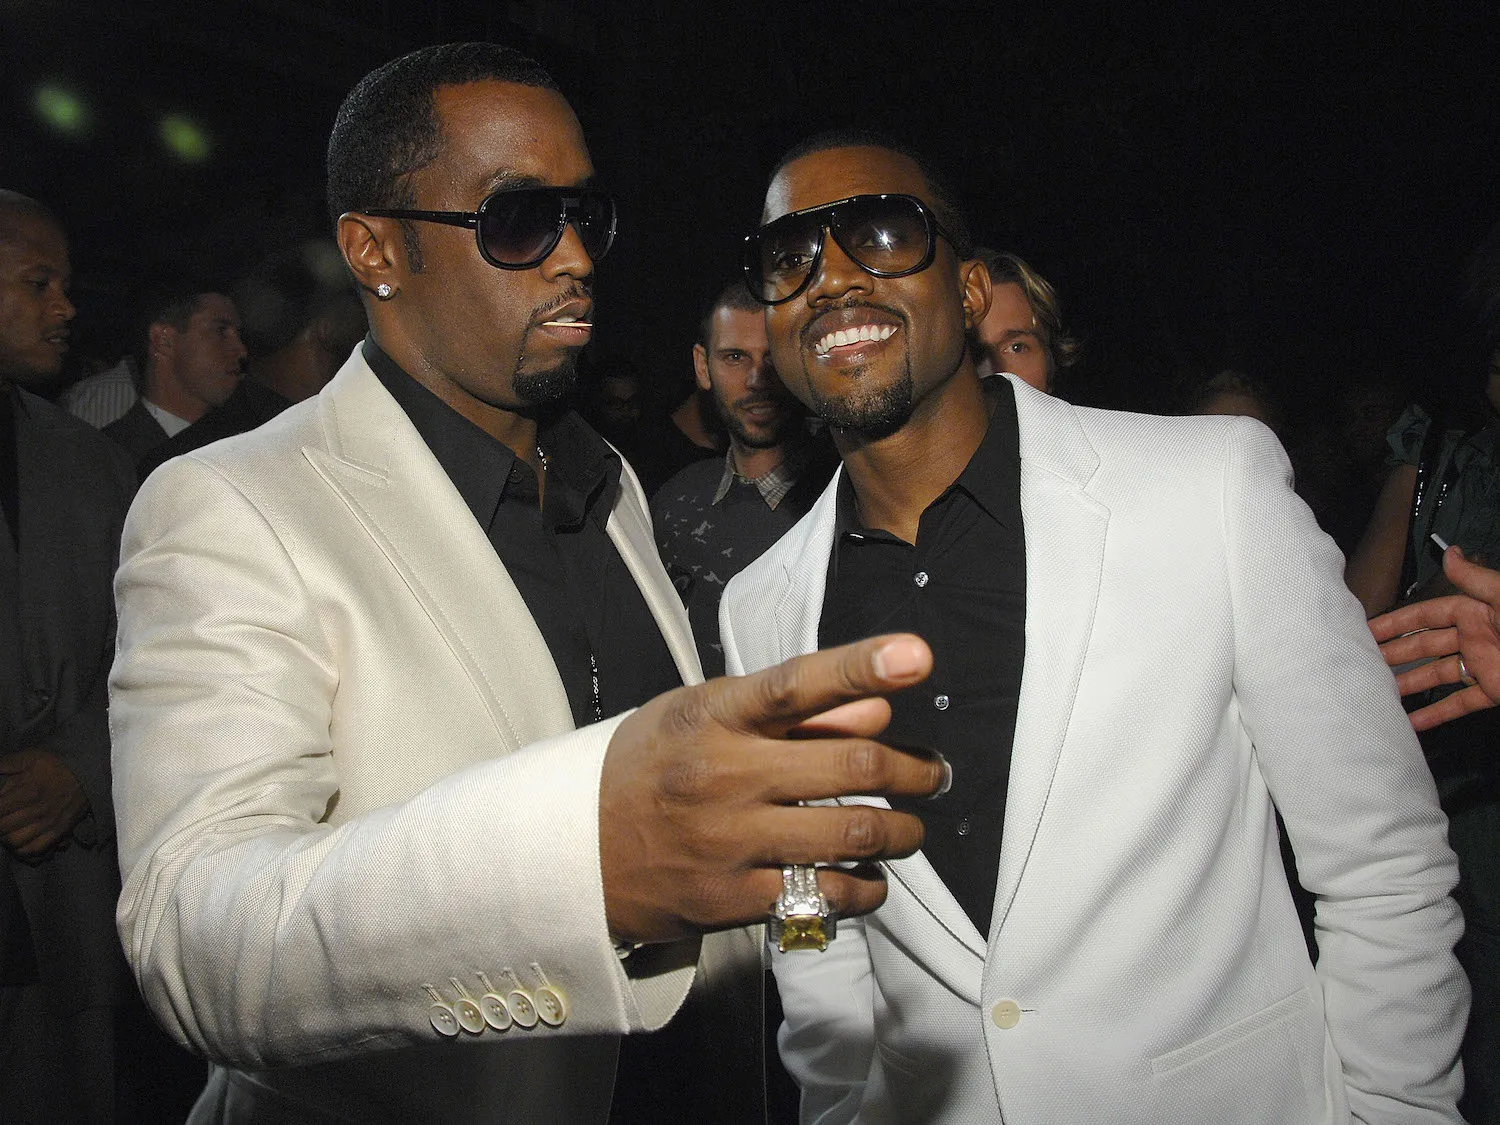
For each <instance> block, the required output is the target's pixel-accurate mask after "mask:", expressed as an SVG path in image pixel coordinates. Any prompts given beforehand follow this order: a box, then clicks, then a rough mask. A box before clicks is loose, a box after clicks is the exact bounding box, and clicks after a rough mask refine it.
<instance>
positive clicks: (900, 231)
mask: <svg viewBox="0 0 1500 1125" xmlns="http://www.w3.org/2000/svg"><path fill="white" fill-rule="evenodd" d="M832 231H833V236H834V238H836V239H837V240H838V244H839V246H841V247H842V248H843V250H844V253H846V254H848V255H849V256H850V257H851V258H853V259H854V260H855V261H856V262H858V263H859V264H860V265H862V266H864V267H865V268H866V269H868V270H870V271H872V272H874V273H884V274H899V273H905V272H906V271H908V270H914V269H916V268H917V266H919V265H921V263H922V261H923V260H924V259H925V258H926V257H927V254H928V252H929V250H930V249H931V247H930V245H929V243H930V239H931V235H930V233H929V229H928V225H927V221H926V220H925V219H924V217H923V215H922V212H921V210H920V209H919V208H918V207H917V205H916V204H915V203H913V202H912V201H911V200H909V199H899V198H886V199H857V200H855V201H854V202H852V203H846V204H844V205H843V206H842V207H840V208H838V209H837V210H836V211H835V212H834V214H833V222H832Z"/></svg>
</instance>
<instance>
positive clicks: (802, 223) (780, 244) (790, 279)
mask: <svg viewBox="0 0 1500 1125" xmlns="http://www.w3.org/2000/svg"><path fill="white" fill-rule="evenodd" d="M818 222H819V217H818V216H806V217H804V216H790V215H789V216H787V220H785V221H778V222H775V223H772V224H770V225H769V226H767V227H765V228H764V229H763V230H761V231H760V234H759V237H758V238H757V239H756V252H755V253H754V255H753V258H752V261H751V263H750V264H751V266H752V269H754V270H755V271H757V272H758V280H759V288H760V297H761V299H762V300H764V301H780V300H784V299H786V298H787V297H788V296H790V295H791V294H793V293H795V292H796V291H797V289H798V288H799V287H800V286H801V285H802V283H803V281H805V280H806V278H807V275H808V273H809V272H810V271H811V270H812V268H813V264H814V263H815V262H816V261H817V259H818V236H819V234H820V233H821V232H822V227H820V226H819V225H818Z"/></svg>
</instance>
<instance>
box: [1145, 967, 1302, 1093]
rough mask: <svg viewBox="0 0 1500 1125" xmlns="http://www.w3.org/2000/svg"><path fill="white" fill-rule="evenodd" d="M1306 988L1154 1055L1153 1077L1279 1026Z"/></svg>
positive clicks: (1296, 1006)
mask: <svg viewBox="0 0 1500 1125" xmlns="http://www.w3.org/2000/svg"><path fill="white" fill-rule="evenodd" d="M1307 1004H1308V995H1307V989H1305V988H1299V989H1298V990H1297V991H1296V992H1294V993H1292V994H1291V995H1290V996H1287V997H1284V998H1282V999H1280V1000H1278V1001H1276V1003H1274V1004H1272V1005H1271V1006H1270V1007H1268V1008H1262V1009H1261V1010H1260V1011H1258V1012H1255V1013H1254V1014H1252V1015H1248V1016H1246V1017H1245V1018H1244V1019H1241V1020H1236V1021H1235V1022H1234V1023H1232V1024H1230V1025H1229V1026H1228V1027H1224V1028H1220V1029H1219V1030H1218V1031H1215V1032H1213V1033H1212V1034H1210V1035H1205V1036H1204V1037H1203V1038H1202V1039H1195V1040H1193V1042H1191V1043H1189V1044H1187V1045H1186V1046H1185V1047H1178V1048H1177V1049H1176V1050H1175V1051H1168V1052H1167V1053H1166V1054H1164V1055H1157V1056H1156V1058H1154V1059H1152V1060H1151V1073H1152V1074H1153V1075H1155V1076H1157V1077H1162V1076H1164V1075H1168V1074H1173V1073H1175V1072H1177V1071H1179V1070H1181V1069H1182V1068H1183V1067H1187V1066H1192V1065H1193V1064H1194V1063H1197V1062H1201V1061H1202V1060H1204V1059H1207V1058H1210V1057H1211V1056H1213V1055H1216V1054H1219V1053H1220V1052H1223V1051H1228V1050H1230V1049H1231V1048H1237V1047H1240V1046H1241V1045H1243V1044H1244V1043H1246V1042H1247V1041H1249V1040H1251V1039H1254V1038H1256V1037H1257V1036H1260V1035H1265V1034H1267V1033H1268V1032H1272V1031H1274V1030H1276V1029H1277V1028H1279V1027H1281V1026H1282V1025H1284V1024H1285V1023H1287V1022H1288V1021H1289V1020H1291V1019H1292V1018H1293V1017H1294V1016H1296V1015H1298V1014H1299V1013H1300V1012H1302V1010H1303V1009H1305V1008H1306V1007H1307Z"/></svg>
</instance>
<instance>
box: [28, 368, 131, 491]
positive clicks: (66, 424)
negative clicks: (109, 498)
mask: <svg viewBox="0 0 1500 1125" xmlns="http://www.w3.org/2000/svg"><path fill="white" fill-rule="evenodd" d="M20 399H21V410H20V412H19V415H18V418H20V419H24V422H25V424H26V425H28V426H29V427H31V428H32V429H33V431H34V432H35V433H36V434H37V435H38V437H39V438H40V439H41V445H42V447H43V448H50V449H54V450H58V451H59V452H60V453H61V456H62V457H64V458H66V460H67V462H68V464H69V466H70V468H71V469H72V470H73V471H75V472H78V471H82V472H94V473H102V474H105V475H107V476H108V477H110V478H112V479H113V480H116V481H119V482H121V483H123V484H125V485H126V486H127V487H133V486H134V481H135V471H134V468H133V466H132V465H131V463H130V458H129V456H128V455H127V454H126V453H125V451H124V450H123V449H121V448H120V447H119V446H118V445H117V444H115V443H114V442H113V441H111V440H110V439H109V438H107V437H105V436H104V434H103V433H101V432H100V431H99V430H96V429H94V427H93V426H90V425H89V424H88V423H87V422H84V421H82V420H81V419H78V418H75V417H73V415H71V414H69V413H68V412H67V411H66V410H64V409H62V408H61V407H60V406H56V405H54V404H53V403H50V402H48V401H47V400H46V399H44V398H42V397H41V396H40V395H34V394H32V393H31V392H30V391H27V390H21V391H20ZM62 451H65V452H62Z"/></svg>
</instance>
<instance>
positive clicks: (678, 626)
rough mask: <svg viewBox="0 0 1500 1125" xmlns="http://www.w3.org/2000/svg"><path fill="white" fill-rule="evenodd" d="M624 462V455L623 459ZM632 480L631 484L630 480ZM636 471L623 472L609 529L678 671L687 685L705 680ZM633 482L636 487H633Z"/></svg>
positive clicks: (627, 470)
mask: <svg viewBox="0 0 1500 1125" xmlns="http://www.w3.org/2000/svg"><path fill="white" fill-rule="evenodd" d="M621 461H622V462H623V461H624V458H623V457H622V458H621ZM627 482H630V483H627ZM634 482H635V474H634V473H633V472H631V470H630V469H629V467H628V466H627V467H626V468H625V469H624V470H623V471H622V473H621V477H620V491H619V495H618V497H617V498H616V499H615V506H614V510H613V511H611V512H610V515H609V522H608V524H606V526H605V530H606V531H607V532H608V533H609V538H610V541H611V542H613V543H614V545H615V550H616V551H618V552H619V553H620V558H621V560H622V561H623V562H624V563H625V568H626V569H627V570H629V571H630V576H631V577H632V578H634V579H635V584H636V586H637V587H639V589H640V591H641V596H642V597H643V598H645V599H646V608H648V609H649V610H650V611H651V616H652V617H653V618H655V619H656V627H657V628H658V629H660V630H661V635H662V639H663V640H665V641H666V642H667V650H668V651H669V652H671V654H672V660H673V662H675V663H676V665H677V673H678V675H680V676H681V677H682V682H683V683H685V684H697V683H702V682H703V668H702V666H701V665H700V664H699V662H698V649H697V646H696V645H694V644H693V631H692V627H691V626H690V625H689V624H688V620H687V611H686V610H685V609H683V606H682V599H680V598H679V597H678V596H677V591H676V589H675V588H674V587H673V586H672V582H671V580H670V579H669V578H668V577H667V573H666V571H665V570H664V569H663V568H662V565H661V556H659V555H658V554H657V553H656V542H655V540H654V539H653V538H652V535H651V522H650V518H649V517H648V516H647V515H646V510H645V508H643V507H642V506H641V502H640V500H639V499H638V497H639V496H640V492H639V489H640V485H639V484H638V483H634ZM632 484H633V485H634V490H632V487H631V486H632Z"/></svg>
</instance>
